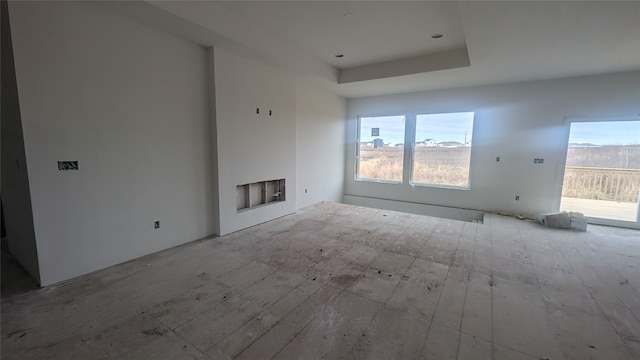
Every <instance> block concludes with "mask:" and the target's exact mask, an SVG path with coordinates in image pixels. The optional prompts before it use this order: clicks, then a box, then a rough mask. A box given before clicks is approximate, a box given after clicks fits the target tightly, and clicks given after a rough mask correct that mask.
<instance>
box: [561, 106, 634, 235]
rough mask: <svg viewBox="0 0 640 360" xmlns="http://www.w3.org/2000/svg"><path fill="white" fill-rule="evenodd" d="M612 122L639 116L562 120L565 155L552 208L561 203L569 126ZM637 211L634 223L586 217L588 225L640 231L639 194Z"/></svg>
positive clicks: (569, 133) (577, 117)
mask: <svg viewBox="0 0 640 360" xmlns="http://www.w3.org/2000/svg"><path fill="white" fill-rule="evenodd" d="M608 121H610V122H613V121H640V114H637V115H623V116H607V117H588V116H585V117H579V116H565V117H564V118H563V127H564V130H565V139H566V141H565V144H566V148H565V153H564V158H563V159H562V161H561V162H560V163H559V166H558V179H557V182H556V184H557V185H556V196H555V204H554V208H555V209H558V210H560V203H561V201H562V188H563V186H564V174H565V169H566V166H567V154H568V151H569V141H570V135H571V124H572V123H579V122H580V123H583V122H608ZM636 205H637V209H636V221H635V222H634V221H625V220H614V219H606V218H599V217H592V216H587V220H588V222H589V224H595V225H607V226H617V227H624V228H631V229H640V194H639V198H638V203H637V204H636Z"/></svg>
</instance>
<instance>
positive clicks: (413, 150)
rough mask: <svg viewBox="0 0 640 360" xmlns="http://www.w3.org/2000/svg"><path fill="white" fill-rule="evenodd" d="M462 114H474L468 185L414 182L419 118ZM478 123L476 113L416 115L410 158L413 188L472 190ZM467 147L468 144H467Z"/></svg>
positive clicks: (410, 180)
mask: <svg viewBox="0 0 640 360" xmlns="http://www.w3.org/2000/svg"><path fill="white" fill-rule="evenodd" d="M461 113H470V114H472V120H471V139H472V140H471V145H470V146H469V172H468V176H467V185H466V186H463V185H450V184H435V183H425V182H419V181H415V180H414V173H415V171H414V170H415V160H416V148H417V146H416V136H417V133H418V117H419V116H424V115H447V114H461ZM475 123H476V112H475V111H449V112H437V113H429V112H421V113H417V114H415V116H413V124H412V132H413V133H412V134H411V139H412V141H411V157H410V165H411V168H410V170H409V183H410V184H411V185H412V186H417V187H429V188H440V189H452V190H471V174H472V171H471V168H472V163H473V162H472V161H471V160H472V158H473V138H474V132H475V131H474V130H475ZM465 145H466V144H465Z"/></svg>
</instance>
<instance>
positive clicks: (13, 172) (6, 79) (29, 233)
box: [0, 1, 40, 283]
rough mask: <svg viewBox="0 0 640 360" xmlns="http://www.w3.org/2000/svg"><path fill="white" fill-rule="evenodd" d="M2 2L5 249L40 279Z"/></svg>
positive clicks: (0, 106) (9, 35) (14, 77)
mask: <svg viewBox="0 0 640 360" xmlns="http://www.w3.org/2000/svg"><path fill="white" fill-rule="evenodd" d="M0 6H2V20H1V24H2V50H1V51H2V53H1V54H2V74H1V75H0V79H1V80H2V92H1V95H2V101H1V105H0V108H1V113H2V114H1V115H0V116H1V117H2V139H1V141H2V206H3V214H4V216H5V220H6V222H5V224H4V225H5V226H6V229H5V230H6V234H7V245H8V247H9V251H10V252H11V254H13V256H14V257H15V258H16V259H17V260H18V261H19V262H20V263H21V264H22V266H23V267H24V269H25V270H26V271H27V272H28V273H29V274H31V276H33V278H34V279H35V280H36V281H37V282H38V283H39V282H40V269H39V266H38V252H37V248H36V237H35V231H34V229H33V215H32V214H33V212H32V209H31V195H30V192H29V178H28V174H27V166H26V158H25V153H24V137H23V135H22V122H21V121H20V106H19V104H18V92H17V84H16V74H15V67H14V62H13V51H12V47H11V34H10V29H9V17H8V11H7V2H6V1H3V2H2V3H1V4H0Z"/></svg>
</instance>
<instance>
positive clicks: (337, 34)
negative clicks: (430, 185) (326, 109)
mask: <svg viewBox="0 0 640 360" xmlns="http://www.w3.org/2000/svg"><path fill="white" fill-rule="evenodd" d="M108 6H111V7H112V8H116V9H117V10H119V11H121V12H124V13H125V14H126V15H128V16H131V17H134V18H136V19H138V20H139V21H142V22H144V23H148V24H150V25H154V26H158V27H160V28H163V29H165V30H167V31H170V32H172V33H174V34H177V35H179V36H183V37H185V38H188V39H190V40H192V41H194V42H196V43H200V44H203V45H214V46H222V47H227V48H231V49H232V50H234V51H236V52H239V53H242V54H244V55H247V56H251V57H254V58H257V59H259V60H262V61H266V62H269V63H271V64H273V65H275V66H278V67H281V68H286V69H287V70H289V71H293V72H294V73H297V74H300V75H304V76H309V77H312V78H316V79H319V82H320V83H321V84H324V85H325V86H327V87H328V88H329V89H331V90H332V91H334V92H336V93H338V94H340V95H343V96H346V97H361V96H371V95H382V94H390V93H403V92H411V91H420V90H433V89H444V88H453V87H461V86H474V85H485V84H498V83H508V82H515V81H524V80H538V79H549V78H558V77H568V76H578V75H588V74H601V73H608V72H618V71H627V70H640V2H638V1H603V2H597V1H470V2H456V1H447V2H430V1H415V2H405V1H268V0H267V1H257V2H254V1H239V0H237V1H228V2H222V1H189V0H183V1H173V2H172V1H158V2H148V1H129V2H122V3H121V2H118V3H113V2H110V3H109V4H108ZM345 14H347V16H345ZM432 33H442V34H443V35H444V37H443V38H442V39H438V40H434V39H431V38H430V35H431V34H432ZM465 47H466V51H468V58H469V60H470V63H471V65H470V66H461V67H457V66H452V68H447V67H446V66H431V67H429V66H425V72H421V73H414V74H411V75H404V76H392V77H384V78H383V77H382V75H381V76H380V78H378V79H376V76H375V74H373V75H374V76H371V77H369V78H373V80H366V81H357V82H352V83H345V84H339V83H338V77H339V73H340V71H346V70H349V68H351V69H353V68H354V67H355V68H358V66H360V65H365V64H373V65H367V68H371V69H373V71H378V70H380V73H381V74H382V73H387V74H388V73H389V70H390V69H388V68H389V67H393V66H396V67H397V66H402V64H406V62H403V61H402V60H404V59H405V58H411V57H412V56H414V59H424V61H429V58H428V56H427V57H415V55H419V54H436V55H437V54H438V53H443V52H444V51H446V50H451V49H458V50H465V49H464V48H465ZM337 53H343V54H344V58H342V59H338V58H335V56H334V55H335V54H337ZM441 58H444V57H441ZM389 60H399V61H389ZM376 65H380V66H379V67H376ZM385 67H386V68H385ZM427 69H431V70H433V69H436V71H427ZM440 69H445V70H440ZM391 70H393V69H391ZM392 72H393V71H392ZM398 73H401V71H399V72H398Z"/></svg>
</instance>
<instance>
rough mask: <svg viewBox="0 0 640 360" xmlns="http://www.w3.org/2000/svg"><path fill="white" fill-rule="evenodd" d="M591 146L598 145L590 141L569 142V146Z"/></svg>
mask: <svg viewBox="0 0 640 360" xmlns="http://www.w3.org/2000/svg"><path fill="white" fill-rule="evenodd" d="M592 146H600V145H596V144H592V143H569V147H592Z"/></svg>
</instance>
